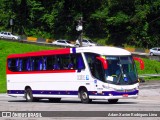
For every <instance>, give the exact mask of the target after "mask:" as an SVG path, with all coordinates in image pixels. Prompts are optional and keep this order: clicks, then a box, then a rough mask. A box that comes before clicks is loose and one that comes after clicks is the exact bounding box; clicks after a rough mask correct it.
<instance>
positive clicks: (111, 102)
mask: <svg viewBox="0 0 160 120" xmlns="http://www.w3.org/2000/svg"><path fill="white" fill-rule="evenodd" d="M108 102H109V103H110V104H115V103H117V102H118V99H109V100H108Z"/></svg>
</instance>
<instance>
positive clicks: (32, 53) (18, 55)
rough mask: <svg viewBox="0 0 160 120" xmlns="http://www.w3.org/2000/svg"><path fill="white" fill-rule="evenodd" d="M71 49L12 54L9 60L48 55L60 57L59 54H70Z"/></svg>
mask: <svg viewBox="0 0 160 120" xmlns="http://www.w3.org/2000/svg"><path fill="white" fill-rule="evenodd" d="M69 53H70V48H63V49H57V50H43V51H38V52H29V53H24V54H12V55H9V56H8V58H21V57H36V56H47V55H58V54H69Z"/></svg>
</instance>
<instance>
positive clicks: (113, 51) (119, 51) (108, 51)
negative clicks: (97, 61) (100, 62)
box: [76, 46, 131, 56]
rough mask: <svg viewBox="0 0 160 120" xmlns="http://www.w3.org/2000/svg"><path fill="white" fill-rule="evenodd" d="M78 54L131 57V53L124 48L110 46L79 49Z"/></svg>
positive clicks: (77, 49)
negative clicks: (90, 53)
mask: <svg viewBox="0 0 160 120" xmlns="http://www.w3.org/2000/svg"><path fill="white" fill-rule="evenodd" d="M76 52H77V53H79V52H92V53H98V54H102V55H117V56H118V55H131V53H130V52H129V51H127V50H125V49H123V48H118V47H109V46H93V47H79V48H76Z"/></svg>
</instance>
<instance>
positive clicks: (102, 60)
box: [96, 57, 108, 70]
mask: <svg viewBox="0 0 160 120" xmlns="http://www.w3.org/2000/svg"><path fill="white" fill-rule="evenodd" d="M96 59H98V60H100V61H101V63H102V65H103V68H104V69H105V70H106V69H108V62H107V60H105V59H104V58H102V57H96Z"/></svg>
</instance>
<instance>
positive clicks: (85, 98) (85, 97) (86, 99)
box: [80, 89, 92, 103]
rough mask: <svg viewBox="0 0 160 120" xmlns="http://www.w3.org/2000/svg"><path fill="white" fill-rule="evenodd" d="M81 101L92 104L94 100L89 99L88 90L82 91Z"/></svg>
mask: <svg viewBox="0 0 160 120" xmlns="http://www.w3.org/2000/svg"><path fill="white" fill-rule="evenodd" d="M80 99H81V102H82V103H90V102H92V99H89V95H88V92H87V90H84V89H82V90H81V91H80Z"/></svg>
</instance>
